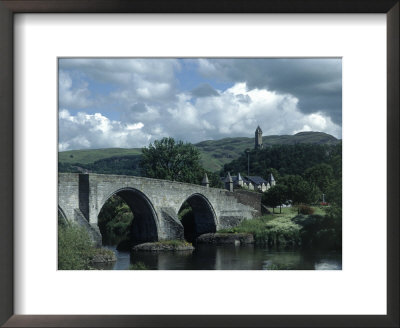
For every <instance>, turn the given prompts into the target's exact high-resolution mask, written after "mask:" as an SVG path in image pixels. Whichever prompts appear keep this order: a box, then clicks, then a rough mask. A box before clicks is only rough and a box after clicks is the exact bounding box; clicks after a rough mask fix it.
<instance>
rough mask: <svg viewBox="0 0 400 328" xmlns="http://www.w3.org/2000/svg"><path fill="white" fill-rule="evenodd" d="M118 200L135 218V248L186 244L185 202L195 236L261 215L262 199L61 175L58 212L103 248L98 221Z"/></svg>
mask: <svg viewBox="0 0 400 328" xmlns="http://www.w3.org/2000/svg"><path fill="white" fill-rule="evenodd" d="M114 194H117V195H118V196H120V197H121V198H122V199H123V200H124V201H125V202H126V203H127V204H128V205H129V207H130V208H131V210H132V212H133V214H134V220H133V225H132V234H133V236H132V238H133V242H134V243H135V244H138V243H142V242H147V241H157V240H172V239H183V235H184V228H183V226H182V224H181V222H180V220H179V219H178V212H179V210H180V208H181V207H182V205H183V203H184V202H185V201H187V202H188V203H189V204H190V206H191V207H192V209H193V212H194V221H195V223H194V227H195V234H196V235H200V234H203V233H207V232H215V231H216V230H219V229H223V228H229V227H232V226H235V225H237V224H238V223H240V222H241V221H242V220H246V219H251V218H253V217H255V216H258V215H260V214H261V194H259V193H255V192H249V191H244V190H240V191H235V192H230V191H228V190H225V189H216V188H209V187H205V186H200V185H194V184H189V183H182V182H175V181H169V180H159V179H150V178H143V177H136V176H123V175H104V174H79V173H59V174H58V210H59V213H60V214H61V216H62V217H63V218H64V219H66V220H67V221H70V222H73V221H74V222H77V223H79V224H81V225H84V226H86V227H87V228H88V231H89V232H90V234H91V236H92V238H93V240H94V241H95V242H96V243H98V244H101V234H100V230H99V228H98V224H97V223H98V215H99V213H100V211H101V209H102V207H103V205H104V204H105V202H106V201H107V200H108V199H109V198H110V197H111V196H112V195H114Z"/></svg>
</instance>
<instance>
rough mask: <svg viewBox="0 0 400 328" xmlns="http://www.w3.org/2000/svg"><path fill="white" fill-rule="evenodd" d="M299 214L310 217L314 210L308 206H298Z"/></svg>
mask: <svg viewBox="0 0 400 328" xmlns="http://www.w3.org/2000/svg"><path fill="white" fill-rule="evenodd" d="M299 213H300V214H304V215H311V214H314V209H313V208H312V207H310V206H308V205H300V206H299Z"/></svg>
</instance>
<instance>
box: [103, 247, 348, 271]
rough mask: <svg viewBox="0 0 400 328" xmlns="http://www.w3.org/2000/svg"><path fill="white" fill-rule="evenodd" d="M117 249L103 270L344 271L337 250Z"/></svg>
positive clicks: (254, 248) (233, 248)
mask: <svg viewBox="0 0 400 328" xmlns="http://www.w3.org/2000/svg"><path fill="white" fill-rule="evenodd" d="M110 249H113V250H114V251H115V252H116V255H117V258H118V261H117V262H116V263H115V264H111V265H110V266H103V267H102V268H103V269H113V270H127V269H129V265H130V263H131V264H137V263H143V264H144V265H145V266H146V268H148V269H149V270H341V269H342V257H341V254H340V253H337V252H317V251H313V250H307V251H300V250H277V249H269V248H264V247H258V246H254V245H247V246H240V247H235V246H231V245H224V246H213V245H197V247H196V249H195V250H194V251H187V252H186V251H184V252H143V251H142V252H133V253H132V254H129V253H128V252H118V251H116V250H115V248H110Z"/></svg>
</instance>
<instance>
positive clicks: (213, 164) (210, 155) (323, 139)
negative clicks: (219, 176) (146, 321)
mask: <svg viewBox="0 0 400 328" xmlns="http://www.w3.org/2000/svg"><path fill="white" fill-rule="evenodd" d="M339 141H340V140H338V139H336V138H335V137H333V136H331V135H329V134H326V133H323V132H299V133H297V134H295V135H281V136H278V135H272V136H265V137H263V145H264V147H266V146H268V145H294V144H298V143H310V144H328V145H335V144H337V143H339ZM195 146H196V147H197V148H199V150H200V152H201V154H202V160H203V166H204V168H206V169H208V170H209V171H213V172H214V171H219V170H220V169H221V168H222V167H223V166H224V164H227V163H230V162H231V161H232V160H234V159H237V158H239V156H240V155H241V154H242V153H243V152H244V151H245V150H246V149H248V148H249V149H253V148H254V138H245V137H239V138H225V139H220V140H207V141H202V142H199V143H197V144H195Z"/></svg>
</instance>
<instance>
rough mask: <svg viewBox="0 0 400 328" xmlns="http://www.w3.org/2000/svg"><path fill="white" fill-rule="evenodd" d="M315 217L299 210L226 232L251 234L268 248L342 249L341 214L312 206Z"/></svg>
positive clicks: (290, 210)
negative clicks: (298, 212)
mask: <svg viewBox="0 0 400 328" xmlns="http://www.w3.org/2000/svg"><path fill="white" fill-rule="evenodd" d="M313 210H314V214H312V215H301V214H300V215H298V214H297V209H296V208H282V213H280V214H273V215H266V216H262V217H259V218H256V219H253V220H246V221H243V222H242V223H241V224H240V225H238V226H237V227H234V228H230V229H223V230H220V231H218V232H223V233H251V234H253V236H254V240H255V242H256V244H259V245H268V246H280V247H286V246H294V247H319V248H324V249H340V248H341V211H340V213H339V212H338V210H336V212H335V211H333V210H329V211H326V209H325V208H320V207H313Z"/></svg>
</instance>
